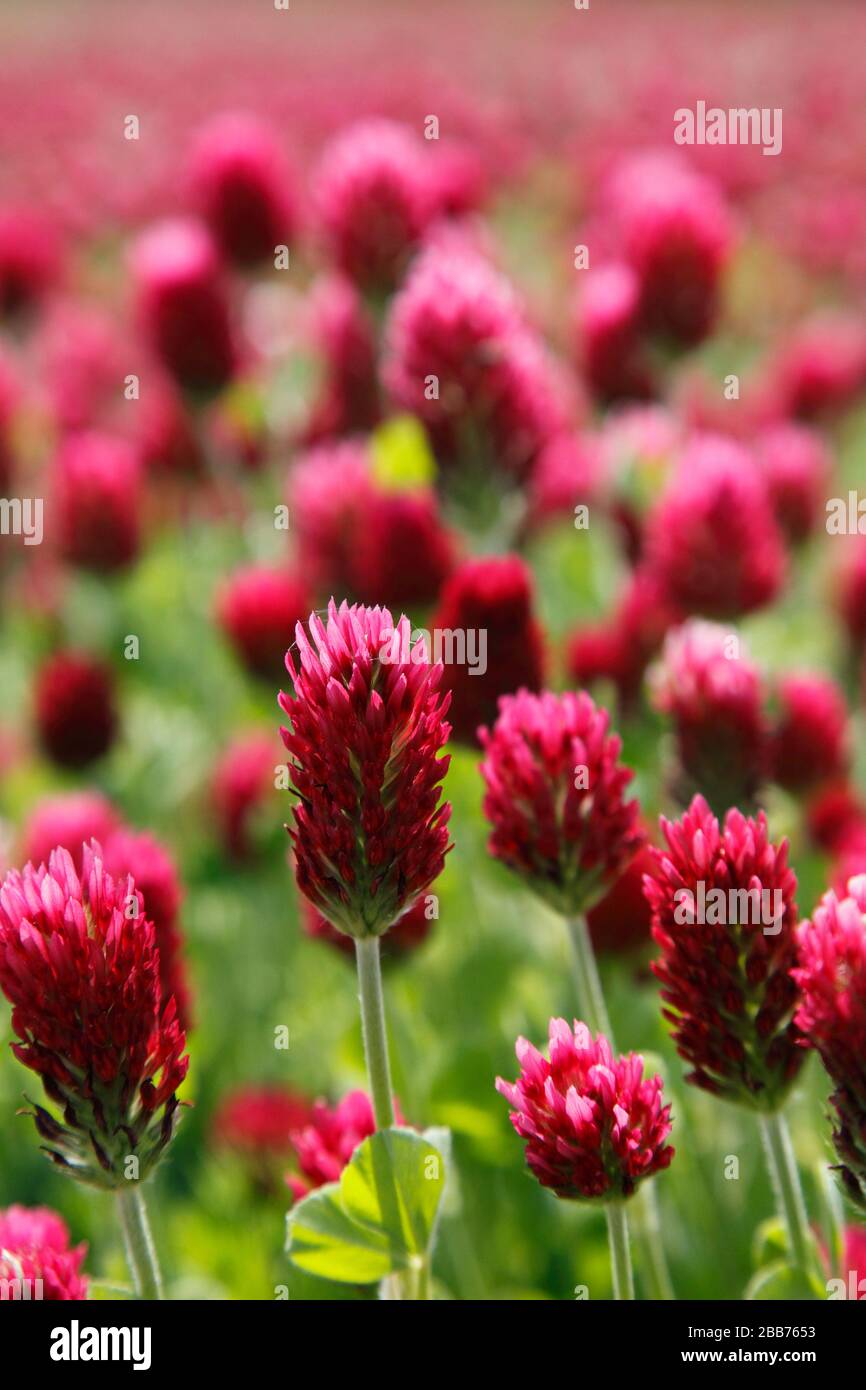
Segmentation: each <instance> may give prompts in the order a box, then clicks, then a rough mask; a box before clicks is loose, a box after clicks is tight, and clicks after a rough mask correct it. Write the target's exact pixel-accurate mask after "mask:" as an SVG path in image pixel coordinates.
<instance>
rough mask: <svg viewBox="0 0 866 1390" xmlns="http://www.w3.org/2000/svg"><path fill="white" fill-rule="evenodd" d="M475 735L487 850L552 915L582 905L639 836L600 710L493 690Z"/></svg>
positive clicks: (569, 699) (602, 888) (579, 700)
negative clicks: (489, 713)
mask: <svg viewBox="0 0 866 1390" xmlns="http://www.w3.org/2000/svg"><path fill="white" fill-rule="evenodd" d="M479 736H480V738H481V743H482V747H483V748H484V760H483V762H482V764H481V775H482V777H483V778H484V781H485V783H486V786H487V792H486V795H485V798H484V813H485V815H486V816H487V819H488V821H489V822H490V824H491V826H492V834H491V836H490V841H489V849H490V853H491V854H492V855H493V857H494V858H495V859H499V860H501V861H502V863H503V864H505V865H506V867H507V868H509V869H512V870H514V872H515V873H518V874H520V875H521V876H522V877H524V878H525V879H526V880H527V883H528V884H529V886H530V887H531V888H532V889H533V890H534V891H535V892H536V893H538V894H539V896H540V897H542V898H544V899H545V900H546V901H547V902H549V903H550V904H551V906H552V907H554V908H555V910H556V911H557V912H561V913H563V914H565V915H567V916H573V915H574V914H576V913H579V912H586V911H587V909H588V908H590V907H592V906H593V904H594V903H596V902H598V901H599V899H600V898H602V897H604V895H605V893H606V892H607V890H608V888H609V887H610V886H611V884H612V883H613V882H614V880H615V879H616V877H617V875H618V874H619V872H620V870H621V869H622V867H623V865H625V864H626V863H627V862H628V860H629V859H630V858H631V857H632V855H633V854H634V853H635V851H636V850H637V849H638V847H639V846H640V844H641V840H642V836H641V832H640V829H639V827H638V806H637V802H636V801H627V800H626V799H625V790H626V787H627V786H628V784H629V782H630V781H631V778H632V773H631V771H630V770H629V769H628V768H626V767H623V765H622V764H621V763H620V761H619V753H620V747H621V744H620V740H619V738H617V736H616V735H615V734H609V733H608V714H607V711H606V710H603V709H598V708H596V706H595V704H594V703H593V701H592V700H591V698H590V697H589V695H587V694H586V693H585V692H581V693H580V694H577V695H575V694H573V693H571V692H567V693H566V694H563V695H553V694H551V693H550V692H549V691H545V692H544V693H543V694H541V695H531V694H530V693H529V691H527V690H520V691H518V692H517V694H516V695H505V696H503V697H502V699H501V700H500V701H499V718H498V719H497V721H496V723H495V724H494V726H493V730H492V731H489V730H487V729H482V730H480V731H479Z"/></svg>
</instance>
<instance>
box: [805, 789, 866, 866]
mask: <svg viewBox="0 0 866 1390" xmlns="http://www.w3.org/2000/svg"><path fill="white" fill-rule="evenodd" d="M806 828H807V830H808V832H809V838H810V839H811V841H812V843H813V844H815V845H817V846H818V847H819V848H820V849H823V850H826V851H827V852H828V853H830V854H838V853H840V852H841V851H842V850H843V849H844V848H845V845H846V844H847V843H848V842H849V841H850V840H852V839H854V838H856V839H860V838H864V839H866V805H864V803H863V801H862V800H861V799H860V797H859V795H858V794H857V792H856V791H855V790H854V788H853V787H851V786H850V785H849V783H848V782H847V781H841V782H836V783H835V784H834V785H831V786H829V787H822V788H821V789H820V790H819V791H818V792H817V793H816V795H815V796H814V798H813V799H812V800H811V801H810V803H809V805H808V806H807V809H806Z"/></svg>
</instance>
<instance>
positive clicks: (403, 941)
mask: <svg viewBox="0 0 866 1390" xmlns="http://www.w3.org/2000/svg"><path fill="white" fill-rule="evenodd" d="M427 897H428V895H427V894H426V893H425V894H424V896H423V897H420V898H418V899H417V901H416V902H415V903H413V905H412V906H411V907H410V908H409V910H408V911H407V912H404V913H403V916H402V917H398V918H397V921H396V922H395V923H394V925H393V927H391V929H390V930H389V931H388V933H387V935H385V936H384V937H383V938H382V954H383V955H384V956H406V955H409V954H410V953H411V952H412V951H414V950H415V948H416V946H420V945H421V944H422V943H423V942H424V941H426V940H427V937H428V936H429V935H430V930H431V928H432V926H433V923H434V921H435V920H436V919H435V917H433V916H431V915H430V914H429V913H428V903H427ZM299 902H300V908H301V926H302V927H303V929H304V932H305V933H306V935H307V936H309V937H312V938H313V940H314V941H324V942H326V943H327V944H328V945H329V946H335V947H336V948H337V950H338V951H341V952H342V953H343V955H346V956H352V957H354V954H355V946H354V943H353V941H352V938H351V936H346V933H345V932H341V931H338V930H337V928H336V927H332V926H331V924H330V922H329V921H328V919H327V917H323V916H322V914H321V912H319V911H318V909H317V908H315V907H314V906H313V904H312V903H310V902H307V899H306V898H305V897H303V896H301V897H300V899H299Z"/></svg>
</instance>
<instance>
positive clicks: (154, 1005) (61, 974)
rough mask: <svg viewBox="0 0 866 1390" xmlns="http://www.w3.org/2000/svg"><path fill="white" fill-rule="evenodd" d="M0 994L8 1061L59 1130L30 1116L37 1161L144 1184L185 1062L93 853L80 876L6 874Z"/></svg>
mask: <svg viewBox="0 0 866 1390" xmlns="http://www.w3.org/2000/svg"><path fill="white" fill-rule="evenodd" d="M0 989H2V991H3V993H4V994H5V995H6V998H7V999H8V1000H9V1002H10V1003H11V1005H12V1029H13V1032H14V1033H15V1035H16V1037H17V1042H14V1043H13V1044H12V1051H13V1052H14V1053H15V1056H16V1057H17V1058H18V1060H19V1061H20V1062H22V1063H23V1064H24V1066H26V1067H30V1068H31V1070H33V1071H35V1072H37V1073H38V1074H39V1076H40V1077H41V1078H42V1084H43V1087H44V1089H45V1093H46V1095H47V1096H48V1099H49V1100H50V1101H51V1102H53V1103H54V1105H56V1106H58V1107H59V1108H60V1110H61V1112H62V1119H57V1118H56V1117H55V1115H53V1114H51V1113H49V1112H48V1111H47V1110H46V1109H44V1108H43V1107H42V1106H40V1105H34V1107H33V1115H34V1119H35V1122H36V1128H37V1130H38V1132H39V1134H40V1136H41V1137H42V1139H43V1140H45V1149H46V1151H47V1153H48V1154H49V1155H50V1156H51V1158H53V1159H54V1161H55V1162H56V1163H57V1164H59V1165H60V1166H61V1167H62V1168H64V1169H65V1170H66V1171H68V1172H69V1173H71V1174H72V1175H73V1176H75V1177H77V1178H79V1179H80V1180H82V1181H84V1182H89V1183H92V1184H95V1185H98V1186H102V1187H118V1186H120V1185H121V1184H123V1182H124V1181H126V1180H127V1179H128V1178H129V1176H130V1172H131V1171H134V1170H131V1169H130V1168H129V1165H128V1162H127V1161H128V1159H130V1158H132V1157H134V1158H136V1159H137V1160H138V1162H137V1172H136V1173H135V1176H136V1177H138V1178H144V1177H145V1176H146V1174H147V1172H148V1171H149V1170H150V1168H152V1167H153V1165H154V1164H155V1163H156V1161H157V1160H158V1158H159V1157H160V1155H161V1153H162V1151H163V1149H164V1148H165V1146H166V1144H167V1143H168V1142H169V1140H170V1139H171V1137H172V1133H173V1130H174V1120H175V1112H176V1110H177V1106H178V1100H177V1097H176V1094H175V1092H176V1091H177V1088H178V1086H179V1085H180V1083H181V1082H182V1081H183V1079H184V1077H185V1075H186V1070H187V1062H188V1059H187V1058H186V1057H185V1056H184V1055H183V1049H184V1045H185V1041H186V1040H185V1036H184V1033H183V1031H182V1030H181V1028H180V1025H179V1023H178V1021H177V1016H176V1008H175V1002H174V999H173V998H171V999H167V1000H164V999H163V996H162V988H161V985H160V975H159V951H158V949H157V944H156V932H155V929H154V926H153V924H152V922H150V921H149V920H148V919H147V918H146V917H145V915H144V911H143V903H142V898H141V894H140V893H138V891H137V890H136V888H135V884H134V882H133V880H132V878H131V877H128V876H127V877H126V878H123V879H113V878H111V877H110V875H109V874H108V873H106V871H105V869H104V867H103V863H102V858H101V851H100V849H99V846H98V845H97V844H96V843H95V842H93V843H92V844H90V845H86V846H85V847H84V851H83V856H82V867H81V872H80V874H79V873H77V872H76V869H75V865H74V864H73V861H72V856H71V855H70V854H69V852H68V850H65V849H56V850H54V851H53V853H52V854H51V856H50V858H49V861H48V866H47V868H46V866H45V865H44V864H42V865H40V867H39V868H34V866H33V865H32V864H27V865H26V866H25V867H24V869H23V870H22V871H20V872H19V871H18V870H17V869H12V870H10V872H9V873H8V874H7V875H6V877H5V879H4V880H3V884H2V887H0Z"/></svg>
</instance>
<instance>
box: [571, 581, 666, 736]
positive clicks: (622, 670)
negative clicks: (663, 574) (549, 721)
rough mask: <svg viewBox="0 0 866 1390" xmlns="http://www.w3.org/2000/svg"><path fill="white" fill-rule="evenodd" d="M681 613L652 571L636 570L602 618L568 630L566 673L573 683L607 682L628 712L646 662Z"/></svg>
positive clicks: (632, 705) (632, 704) (635, 699)
mask: <svg viewBox="0 0 866 1390" xmlns="http://www.w3.org/2000/svg"><path fill="white" fill-rule="evenodd" d="M681 616H682V615H681V614H680V613H679V612H678V611H677V609H676V608H675V607H674V605H673V604H672V603H671V601H670V599H669V597H668V595H667V593H666V592H665V590H664V588H663V587H662V585H661V584H660V583H659V581H658V580H657V579H656V577H655V575H653V574H651V573H650V572H649V571H647V570H646V569H638V570H635V572H634V574H633V576H632V578H631V580H630V581H629V583H628V586H627V588H626V590H625V593H624V594H623V596H622V598H621V600H620V602H619V604H618V605H617V607H616V608H615V609H614V612H613V613H612V614H611V616H610V617H609V618H608V619H607V621H606V622H599V623H591V624H588V625H586V626H583V627H580V628H578V629H577V631H576V632H574V633H572V635H571V637H570V638H569V641H568V645H567V649H566V670H567V671H568V674H569V676H570V677H571V679H572V680H573V681H574V682H575V684H576V685H593V684H594V683H595V682H596V681H599V680H607V681H611V682H612V683H613V684H614V685H615V686H616V691H617V696H618V699H619V708H620V710H621V712H622V713H623V714H624V715H628V714H629V713H630V712H631V710H632V709H633V707H634V705H635V703H636V701H637V699H638V697H639V695H640V692H641V688H642V684H643V678H644V672H645V671H646V668H647V665H648V663H649V662H650V661H651V660H652V658H653V657H654V656H655V654H656V652H657V651H658V650H659V648H660V646H661V644H662V641H663V640H664V637H665V634H666V633H667V631H668V630H669V628H671V627H672V626H673V625H674V624H675V623H677V622H679V621H680V618H681Z"/></svg>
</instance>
